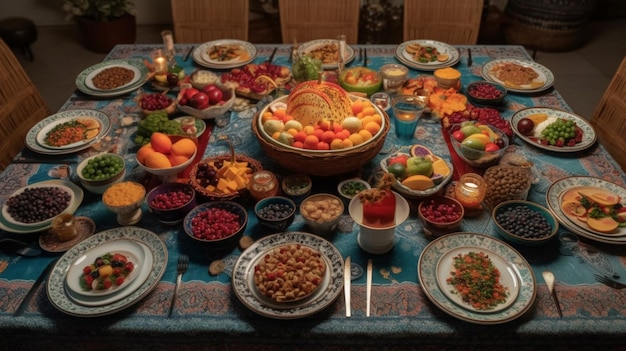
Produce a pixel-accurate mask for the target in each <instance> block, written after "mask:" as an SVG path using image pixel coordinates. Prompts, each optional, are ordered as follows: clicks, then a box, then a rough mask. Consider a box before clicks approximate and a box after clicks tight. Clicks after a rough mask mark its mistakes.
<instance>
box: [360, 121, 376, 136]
mask: <svg viewBox="0 0 626 351" xmlns="http://www.w3.org/2000/svg"><path fill="white" fill-rule="evenodd" d="M363 130H367V131H368V132H370V133H372V135H376V133H378V131H379V130H380V125H379V124H378V123H376V122H374V121H372V122H367V124H365V125H364V126H363Z"/></svg>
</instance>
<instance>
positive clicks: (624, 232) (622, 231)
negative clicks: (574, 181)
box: [559, 186, 626, 237]
mask: <svg viewBox="0 0 626 351" xmlns="http://www.w3.org/2000/svg"><path fill="white" fill-rule="evenodd" d="M583 189H585V190H587V193H589V192H594V191H597V192H600V191H603V192H606V191H605V190H604V188H600V187H596V186H577V187H573V188H569V189H567V190H565V191H563V192H562V193H561V195H560V196H559V201H560V203H563V200H564V197H565V196H568V197H570V196H572V195H574V196H576V195H578V192H579V191H581V190H583ZM620 198H621V199H622V201H624V200H626V198H624V195H623V194H622V195H620ZM622 206H626V204H625V203H622ZM561 212H562V213H563V214H564V215H565V216H566V217H567V218H569V219H570V220H571V221H572V223H574V224H576V225H577V226H579V227H580V229H582V230H588V231H590V232H591V233H594V234H596V235H604V236H608V237H616V236H626V227H617V230H616V231H615V232H613V233H604V232H599V231H597V230H594V229H592V228H590V227H589V226H588V225H587V224H586V223H585V222H583V221H581V220H580V219H578V217H576V216H574V215H571V214H567V213H565V212H563V208H562V207H561Z"/></svg>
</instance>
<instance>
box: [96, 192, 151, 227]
mask: <svg viewBox="0 0 626 351" xmlns="http://www.w3.org/2000/svg"><path fill="white" fill-rule="evenodd" d="M145 196H146V188H145V187H144V186H143V185H141V184H139V183H137V182H132V181H126V182H121V183H116V184H113V185H111V186H110V187H109V188H108V189H107V190H105V191H104V193H103V194H102V202H103V203H104V205H105V206H106V207H107V208H108V209H109V210H110V211H112V212H114V213H116V214H117V222H118V223H119V224H121V225H133V224H137V223H138V222H139V221H140V220H141V217H142V215H143V214H142V211H141V205H142V204H143V202H144V198H145Z"/></svg>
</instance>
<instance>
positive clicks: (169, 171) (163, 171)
mask: <svg viewBox="0 0 626 351" xmlns="http://www.w3.org/2000/svg"><path fill="white" fill-rule="evenodd" d="M197 153H198V148H197V147H196V151H194V153H193V155H191V157H189V159H188V160H187V161H185V162H183V163H181V164H179V165H177V166H172V167H169V168H150V167H148V166H145V165H143V164H142V163H141V162H139V160H137V164H139V167H141V168H142V169H143V170H145V171H146V172H148V173H150V174H154V175H156V176H159V177H171V176H175V175H176V174H178V173H180V172H182V171H183V170H185V168H187V167H188V166H189V165H190V164H191V163H192V162H193V160H194V159H195V158H196V154H197ZM135 159H136V157H135Z"/></svg>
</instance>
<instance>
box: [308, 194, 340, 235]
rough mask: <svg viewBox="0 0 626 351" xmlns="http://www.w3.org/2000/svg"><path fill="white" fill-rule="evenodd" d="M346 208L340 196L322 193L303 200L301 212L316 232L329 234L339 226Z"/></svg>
mask: <svg viewBox="0 0 626 351" xmlns="http://www.w3.org/2000/svg"><path fill="white" fill-rule="evenodd" d="M344 208H345V207H344V205H343V202H342V201H341V199H340V198H339V197H337V196H335V195H332V194H326V193H320V194H315V195H311V196H309V197H307V198H306V199H304V200H302V203H301V204H300V214H301V215H302V218H304V222H305V223H306V225H307V226H308V227H309V228H310V229H311V231H312V232H313V233H314V234H318V235H329V234H331V233H332V232H333V231H334V230H335V228H337V224H338V223H339V219H340V217H341V215H342V214H343V211H344Z"/></svg>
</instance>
